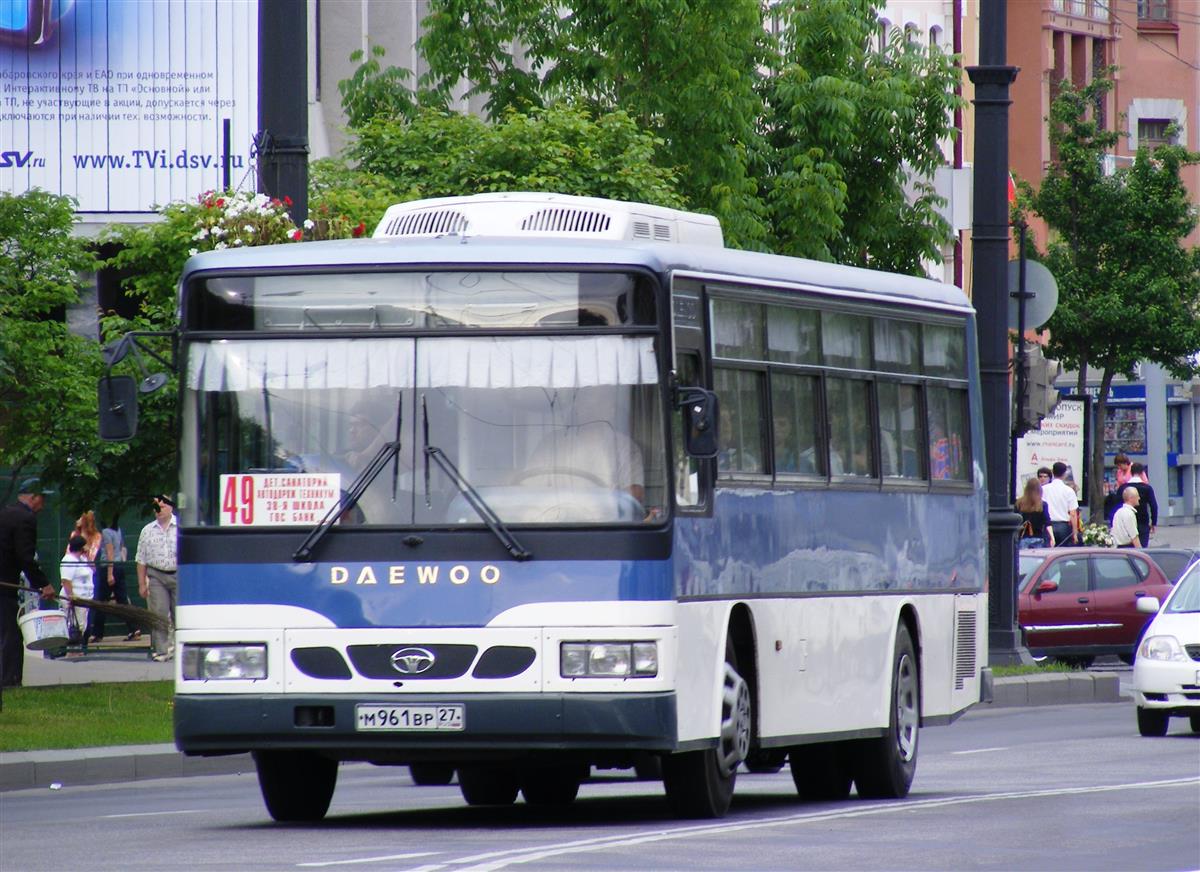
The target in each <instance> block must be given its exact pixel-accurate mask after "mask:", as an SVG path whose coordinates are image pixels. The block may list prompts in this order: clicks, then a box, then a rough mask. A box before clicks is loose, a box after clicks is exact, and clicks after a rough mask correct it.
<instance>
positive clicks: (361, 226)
mask: <svg viewBox="0 0 1200 872" xmlns="http://www.w3.org/2000/svg"><path fill="white" fill-rule="evenodd" d="M366 232H367V222H366V221H359V222H358V225H357V226H356V227H355V228H354V229H353V230H351V231H350V235H351V236H353V237H354V238H355V239H357V238H358V237H360V236H362V235H363V234H364V233H366Z"/></svg>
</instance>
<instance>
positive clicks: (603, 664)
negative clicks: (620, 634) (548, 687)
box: [559, 642, 658, 678]
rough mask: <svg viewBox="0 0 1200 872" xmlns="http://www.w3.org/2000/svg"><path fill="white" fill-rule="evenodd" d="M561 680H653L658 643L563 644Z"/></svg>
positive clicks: (656, 666) (656, 668)
mask: <svg viewBox="0 0 1200 872" xmlns="http://www.w3.org/2000/svg"><path fill="white" fill-rule="evenodd" d="M559 666H560V669H559V672H560V673H561V674H562V677H563V678H652V677H654V676H655V675H658V643H657V642H563V643H562V648H561V649H560V655H559Z"/></svg>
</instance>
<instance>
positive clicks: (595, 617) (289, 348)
mask: <svg viewBox="0 0 1200 872" xmlns="http://www.w3.org/2000/svg"><path fill="white" fill-rule="evenodd" d="M178 339H179V346H178V352H179V360H180V371H181V375H180V386H181V394H182V396H181V404H182V405H181V409H182V413H181V420H182V436H181V444H180V458H179V459H180V469H181V482H180V493H179V501H178V502H179V511H178V515H179V529H180V533H179V558H180V559H179V607H178V615H177V627H176V631H175V639H176V646H177V647H176V651H177V658H176V670H175V671H176V675H175V680H176V702H175V733H176V743H177V745H178V747H179V748H180V749H181V750H182V751H183V752H185V753H187V754H189V755H219V754H229V753H237V752H246V751H250V752H253V755H254V758H255V760H256V763H257V768H258V777H259V781H260V784H261V787H262V792H263V796H264V799H265V801H266V805H267V808H268V810H269V812H270V814H271V815H272V816H273V817H274V818H275V819H276V820H314V819H319V818H321V817H323V816H324V815H325V813H326V811H327V810H328V806H329V803H330V800H331V797H332V794H333V791H334V789H335V783H336V780H337V773H338V766H339V763H341V762H343V761H369V762H371V763H375V764H379V765H407V766H410V767H412V771H413V773H414V776H416V777H417V778H418V779H423V780H429V781H438V780H441V781H443V782H448V781H449V779H450V777H451V773H452V772H456V773H457V775H458V779H459V783H460V785H461V790H462V794H463V797H464V798H465V800H466V802H468V803H470V804H507V803H512V802H514V801H515V799H516V797H517V796H518V793H520V794H522V795H523V796H524V799H525V801H526V802H528V803H532V804H547V803H552V804H562V803H566V802H570V801H572V800H573V799H574V798H575V797H576V794H577V791H578V790H579V787H580V783H581V781H582V780H583V779H584V778H585V777H586V776H587V774H588V772H589V769H590V768H591V767H593V766H595V767H629V766H636V767H638V769H639V771H641V772H661V778H662V780H663V782H664V784H665V790H666V796H667V799H668V802H669V803H670V805H671V807H672V809H673V810H674V812H675V813H677V814H678V815H681V816H692V817H706V816H707V817H714V816H720V815H722V814H724V813H725V812H726V810H727V808H728V806H729V803H730V798H731V795H732V793H733V790H734V783H735V780H736V777H737V772H738V770H739V768H742V771H743V773H745V771H746V768H747V767H748V768H749V770H750V771H752V772H753V771H762V770H777V769H778V768H780V767H781V766H782V765H783V764H784V763H785V762H788V763H790V767H791V772H792V775H793V777H794V780H795V783H796V787H797V790H798V792H799V794H800V795H801V796H804V797H819V798H842V797H846V796H847V795H848V794H849V792H850V790H851V786H852V784H853V785H855V786H856V787H857V791H858V793H859V795H861V796H868V797H903V796H905V795H906V794H907V793H908V791H909V787H910V784H911V783H912V779H913V774H914V771H915V767H916V761H917V750H918V739H919V735H920V729H921V728H922V727H924V726H927V725H932V724H945V723H949V722H950V721H952V720H954V719H955V718H956V717H957V716H959V715H961V714H962V713H963V712H965V711H966V710H967V709H968V708H970V707H971V706H972V705H973V704H974V703H976V702H978V701H979V700H980V695H981V690H982V689H983V686H984V684H985V682H986V679H987V678H988V675H987V673H986V670H985V669H983V664H984V663H986V660H987V651H986V626H987V594H986V574H985V555H986V528H985V510H986V495H985V493H984V491H983V472H982V445H983V436H982V429H981V413H980V393H979V379H978V374H977V367H978V363H977V354H976V348H975V321H974V313H973V310H972V308H971V306H970V304H969V303H968V301H967V299H966V298H965V297H964V295H963V294H962V292H961V291H960V290H959V289H957V288H955V287H952V286H949V285H944V284H940V283H937V282H933V281H928V280H924V279H917V278H911V277H906V276H900V275H892V274H887V273H882V272H874V271H869V270H861V269H853V268H848V267H842V266H836V265H830V264H825V263H816V262H810V261H806V260H799V259H794V258H787V257H778V256H772V255H765V254H756V253H750V252H744V251H733V250H729V249H725V248H724V247H723V246H722V243H721V232H720V227H719V225H718V224H717V223H716V221H715V220H713V219H712V218H709V217H707V216H703V215H695V214H690V213H684V212H678V211H674V210H669V209H662V208H657V207H651V206H643V205H638V204H627V203H617V202H610V201H606V200H598V199H590V198H578V197H566V196H561V195H547V194H496V195H481V196H477V197H466V198H451V199H441V200H429V201H419V202H413V203H406V204H402V205H400V206H396V207H393V208H392V209H391V210H389V212H388V213H387V215H386V216H385V217H384V219H383V221H382V222H381V223H380V225H379V228H378V229H377V230H376V232H375V235H374V238H373V239H369V240H353V241H346V242H327V243H306V244H303V245H282V246H271V247H261V248H250V249H243V250H226V251H219V252H209V253H203V254H200V255H197V256H195V257H193V258H191V259H190V260H189V261H188V263H187V266H186V268H185V271H184V274H183V277H182V283H181V288H180V333H179V337H178ZM121 412H122V407H120V404H114V403H110V404H109V405H108V406H107V407H106V408H105V409H102V416H103V415H107V416H108V417H109V418H110V419H111V417H112V415H113V414H120V413H121ZM110 423H111V421H110ZM714 436H715V437H716V438H715V439H714ZM744 777H745V776H744Z"/></svg>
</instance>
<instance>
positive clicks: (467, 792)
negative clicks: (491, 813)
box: [458, 766, 518, 805]
mask: <svg viewBox="0 0 1200 872" xmlns="http://www.w3.org/2000/svg"><path fill="white" fill-rule="evenodd" d="M458 787H459V789H460V790H461V791H462V796H463V799H465V800H466V801H467V805H512V804H513V803H514V802H516V801H517V787H518V785H517V773H516V772H515V771H513V770H512V769H509V768H507V767H502V766H460V767H459V769H458Z"/></svg>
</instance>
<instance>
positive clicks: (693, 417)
mask: <svg viewBox="0 0 1200 872" xmlns="http://www.w3.org/2000/svg"><path fill="white" fill-rule="evenodd" d="M676 404H677V405H678V406H679V407H680V408H681V409H682V410H683V425H684V426H683V431H684V434H685V435H684V447H685V449H686V450H687V453H688V455H689V456H691V457H696V458H699V459H701V460H706V459H708V458H712V457H716V456H717V448H718V444H719V443H718V441H717V395H716V394H714V393H713V392H712V391H706V390H705V389H704V388H680V389H679V394H678V399H677V401H676Z"/></svg>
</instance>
